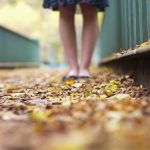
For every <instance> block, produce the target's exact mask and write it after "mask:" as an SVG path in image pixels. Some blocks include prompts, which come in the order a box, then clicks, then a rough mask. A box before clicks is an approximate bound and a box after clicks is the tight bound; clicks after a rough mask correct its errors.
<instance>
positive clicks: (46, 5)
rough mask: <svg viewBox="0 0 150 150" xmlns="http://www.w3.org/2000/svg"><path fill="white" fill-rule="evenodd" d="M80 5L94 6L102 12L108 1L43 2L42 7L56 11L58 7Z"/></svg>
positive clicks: (73, 0) (62, 0)
mask: <svg viewBox="0 0 150 150" xmlns="http://www.w3.org/2000/svg"><path fill="white" fill-rule="evenodd" d="M80 3H88V4H91V5H95V6H96V7H97V8H98V10H99V11H104V10H105V8H106V7H107V6H108V0H44V2H43V7H44V8H50V9H52V10H58V9H59V6H68V5H77V4H80Z"/></svg>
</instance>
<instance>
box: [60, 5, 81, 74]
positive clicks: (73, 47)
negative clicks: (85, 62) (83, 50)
mask: <svg viewBox="0 0 150 150" xmlns="http://www.w3.org/2000/svg"><path fill="white" fill-rule="evenodd" d="M59 10H60V25H59V28H60V37H61V41H62V44H63V46H64V49H65V53H66V56H67V60H68V63H69V67H70V73H69V74H68V75H78V61H77V42H76V33H75V24H74V17H75V10H76V7H75V6H65V7H60V9H59Z"/></svg>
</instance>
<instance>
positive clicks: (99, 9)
mask: <svg viewBox="0 0 150 150" xmlns="http://www.w3.org/2000/svg"><path fill="white" fill-rule="evenodd" d="M76 4H77V3H72V4H67V5H66V4H62V5H60V6H68V5H69V6H71V5H76ZM91 5H94V6H95V7H96V8H97V9H98V11H102V12H103V11H105V8H106V7H108V6H109V5H108V4H107V5H106V6H105V7H102V8H100V7H98V6H97V4H91ZM43 8H44V9H51V10H53V11H59V7H51V6H46V5H44V4H43Z"/></svg>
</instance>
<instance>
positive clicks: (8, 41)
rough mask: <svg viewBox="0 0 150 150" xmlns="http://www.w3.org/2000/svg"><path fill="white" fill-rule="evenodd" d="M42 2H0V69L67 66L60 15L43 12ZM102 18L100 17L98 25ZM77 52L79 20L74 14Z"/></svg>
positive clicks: (79, 35)
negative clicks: (60, 32) (60, 33)
mask: <svg viewBox="0 0 150 150" xmlns="http://www.w3.org/2000/svg"><path fill="white" fill-rule="evenodd" d="M42 3H43V1H42V0H32V1H31V0H0V54H1V55H0V63H1V66H6V65H8V66H11V65H12V64H13V65H14V64H15V65H16V66H17V65H23V66H24V65H25V66H26V65H29V66H30V65H38V64H41V63H42V64H43V63H44V64H48V65H51V66H64V65H66V61H65V56H64V52H63V48H62V45H61V42H60V38H59V32H58V25H59V12H57V11H55V12H53V11H51V10H50V9H43V8H42ZM102 18H103V14H102V13H99V22H100V25H101V22H102ZM76 29H77V39H78V49H79V51H80V39H81V29H82V16H81V15H80V13H77V14H76Z"/></svg>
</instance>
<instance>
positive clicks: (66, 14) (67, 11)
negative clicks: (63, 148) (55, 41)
mask: <svg viewBox="0 0 150 150" xmlns="http://www.w3.org/2000/svg"><path fill="white" fill-rule="evenodd" d="M59 11H60V16H61V17H63V18H67V19H70V18H74V15H75V8H74V7H67V6H66V7H60V8H59Z"/></svg>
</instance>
